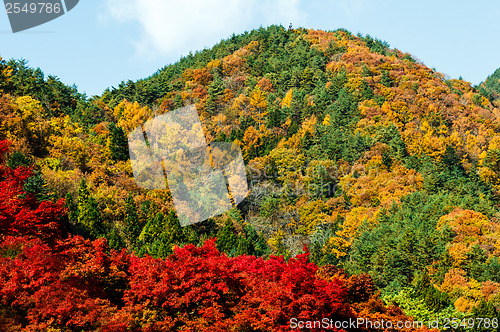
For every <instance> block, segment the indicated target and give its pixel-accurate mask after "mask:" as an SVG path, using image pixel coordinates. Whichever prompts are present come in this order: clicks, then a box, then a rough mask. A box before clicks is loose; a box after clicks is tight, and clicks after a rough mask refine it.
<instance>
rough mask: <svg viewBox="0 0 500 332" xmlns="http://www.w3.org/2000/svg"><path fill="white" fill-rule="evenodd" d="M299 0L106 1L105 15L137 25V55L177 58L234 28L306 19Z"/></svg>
mask: <svg viewBox="0 0 500 332" xmlns="http://www.w3.org/2000/svg"><path fill="white" fill-rule="evenodd" d="M299 3H300V0H274V1H272V0H183V1H179V0H176V1H174V0H107V7H108V11H109V14H110V15H111V17H112V18H113V19H114V20H117V21H119V22H121V23H122V24H138V26H139V27H140V32H139V36H138V38H137V40H135V41H133V43H134V44H135V46H136V48H137V51H138V53H139V55H150V56H151V55H153V56H154V55H160V56H168V57H172V56H174V57H179V56H181V55H186V54H187V53H188V52H189V51H196V50H200V49H203V48H204V47H210V46H212V45H214V44H215V43H217V42H219V41H220V40H221V39H223V38H227V37H229V36H230V35H231V34H232V33H236V34H238V33H240V32H243V31H244V30H250V29H253V28H258V27H259V26H261V25H262V26H264V27H265V26H267V25H270V24H283V25H285V26H288V23H290V22H293V23H294V26H298V25H299V24H300V23H302V22H304V21H303V19H304V17H303V14H301V12H300V10H299Z"/></svg>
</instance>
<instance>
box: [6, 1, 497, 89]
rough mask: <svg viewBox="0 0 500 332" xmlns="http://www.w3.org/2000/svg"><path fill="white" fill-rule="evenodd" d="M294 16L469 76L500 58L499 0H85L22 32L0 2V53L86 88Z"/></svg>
mask: <svg viewBox="0 0 500 332" xmlns="http://www.w3.org/2000/svg"><path fill="white" fill-rule="evenodd" d="M290 22H292V23H293V25H294V27H299V26H300V27H306V28H314V29H324V30H335V29H338V28H345V29H347V30H349V31H351V32H353V33H355V34H356V33H358V32H360V33H362V34H370V35H371V36H373V37H377V38H379V39H382V40H385V41H387V42H389V44H390V45H391V47H395V48H398V49H400V50H402V51H405V52H409V53H411V54H412V55H414V56H415V57H417V58H418V59H419V60H421V61H422V62H424V63H425V64H426V65H427V66H429V67H435V68H436V69H437V70H438V71H440V72H443V73H445V74H448V75H449V76H450V77H452V78H458V77H459V76H462V77H463V78H464V79H465V80H467V81H469V82H472V83H473V84H477V83H479V82H481V81H483V80H484V79H485V78H486V77H487V76H488V75H490V74H491V73H493V71H494V70H495V69H497V68H498V67H500V2H499V1H490V0H479V1H476V2H472V1H461V0H455V1H439V0H434V1H427V0H423V1H422V0H421V1H401V0H399V1H393V0H379V1H369V0H324V1H314V0H287V1H285V0H274V1H273V0H209V1H207V0H184V1H172V0H81V1H80V3H79V4H78V5H77V6H76V7H75V8H74V9H73V10H72V11H70V12H68V13H67V14H66V15H64V16H62V17H60V18H58V19H56V20H54V21H51V22H49V23H46V24H44V25H42V26H39V27H36V28H33V29H31V30H28V31H25V32H19V33H16V34H13V33H12V32H11V30H10V25H9V22H8V18H7V14H6V12H5V10H0V56H1V57H2V58H3V59H6V60H8V59H11V58H16V59H19V58H24V59H26V60H28V61H29V64H30V66H32V67H40V68H41V69H42V70H43V71H44V72H45V74H46V75H48V74H51V75H56V76H58V77H59V78H60V79H61V81H63V82H64V83H66V84H73V83H74V84H76V85H77V87H78V88H79V90H80V91H81V92H85V93H87V95H89V96H90V95H95V94H101V93H102V92H103V91H104V89H106V88H107V87H111V86H117V85H118V84H119V83H120V82H121V81H122V80H128V79H132V80H136V79H139V78H144V77H147V76H149V75H151V74H152V73H154V72H156V71H157V70H158V69H159V68H161V67H163V66H164V65H167V64H169V63H172V62H175V61H177V60H178V59H179V58H180V57H181V56H182V55H186V54H187V53H188V52H189V51H196V50H199V49H203V48H204V47H210V46H211V45H213V44H215V43H217V42H218V41H220V40H221V39H223V38H227V37H228V36H230V35H231V34H232V33H233V32H234V33H236V34H238V33H241V32H243V31H245V30H251V29H254V28H258V27H259V26H268V25H270V24H283V25H284V26H288V24H289V23H290Z"/></svg>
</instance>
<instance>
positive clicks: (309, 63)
mask: <svg viewBox="0 0 500 332" xmlns="http://www.w3.org/2000/svg"><path fill="white" fill-rule="evenodd" d="M193 104H194V105H195V106H196V109H197V111H198V114H199V116H200V119H201V121H202V124H203V130H204V133H205V136H206V138H207V141H208V142H209V143H210V142H214V141H220V142H233V143H235V144H237V145H238V146H240V148H241V151H242V153H243V158H244V160H245V164H246V166H247V176H248V184H249V187H250V191H249V194H248V196H247V198H246V199H245V200H244V201H243V202H242V203H240V204H239V205H238V206H237V207H235V208H233V209H231V210H229V211H227V212H226V213H224V214H222V215H219V216H216V217H213V218H211V219H209V220H206V221H203V222H200V223H197V224H193V225H190V226H186V227H181V226H180V223H179V220H178V219H177V215H176V212H175V208H174V204H173V201H172V196H171V193H170V192H169V190H146V189H142V188H140V187H139V186H138V185H137V184H136V183H135V181H134V177H133V172H132V168H131V164H130V160H129V150H128V139H127V136H128V134H129V133H130V132H131V131H132V130H134V129H135V128H137V127H138V126H140V125H141V124H143V123H144V122H146V121H147V120H149V119H152V118H154V117H155V116H158V115H161V114H164V113H166V112H169V111H172V110H175V109H177V108H180V107H183V106H188V105H193ZM0 159H1V166H0V241H1V242H0V330H2V331H3V330H5V331H293V330H294V329H293V328H292V327H291V326H290V320H291V319H292V318H297V319H300V320H304V321H306V320H311V321H314V320H321V319H322V318H324V317H328V318H330V319H332V320H334V321H343V320H348V319H356V318H363V319H372V320H381V319H383V320H386V321H394V322H396V321H412V320H414V321H423V322H428V321H429V320H431V319H436V318H441V319H445V318H450V319H451V318H457V319H459V321H460V322H461V325H460V326H458V327H456V328H454V330H456V331H459V330H464V331H465V330H466V329H467V327H470V326H471V325H470V319H473V318H476V317H480V318H484V320H483V325H482V326H480V327H478V326H477V325H476V327H475V330H478V331H482V330H484V331H491V330H497V331H498V330H500V329H499V328H498V319H499V318H500V220H499V217H500V214H499V213H498V209H499V207H500V193H499V190H500V69H498V70H497V71H496V72H495V73H493V74H492V75H491V76H490V77H488V78H487V79H486V80H485V81H484V82H483V83H481V84H479V85H478V86H472V85H471V84H470V83H469V82H466V81H464V80H462V79H448V78H447V77H446V76H445V75H443V74H441V73H439V72H437V71H435V70H432V69H429V68H428V67H426V66H425V65H424V64H423V63H421V62H420V61H418V60H417V59H416V58H414V57H413V56H412V55H410V54H408V53H404V52H402V51H400V50H397V49H392V48H390V45H389V44H388V43H386V42H383V41H381V40H378V39H375V38H372V37H370V36H369V35H360V34H358V35H353V34H351V33H350V32H349V31H346V30H344V29H339V30H336V31H317V30H310V29H285V28H283V27H282V26H270V27H268V28H260V29H257V30H253V31H251V32H245V33H244V34H241V35H232V36H231V37H229V38H228V39H225V40H222V41H221V42H220V43H219V44H217V45H215V46H214V47H212V48H210V49H205V50H202V51H198V52H196V53H190V54H189V55H187V56H185V57H183V58H181V59H180V60H179V61H178V62H176V63H174V64H171V65H168V66H166V67H164V68H162V69H160V70H158V71H157V72H156V73H154V74H153V75H151V76H150V77H148V78H145V79H142V80H138V81H135V82H134V81H128V82H122V83H121V84H120V85H119V86H118V87H117V88H109V89H107V90H106V91H105V92H104V93H103V94H102V95H101V96H93V97H88V96H86V95H83V94H81V93H79V92H78V89H77V87H75V86H67V85H65V84H63V83H61V82H60V80H59V79H58V78H57V77H54V76H47V77H45V74H44V73H43V71H42V70H40V69H33V68H30V67H29V65H28V63H27V61H25V60H10V61H5V60H1V59H0ZM468 324H469V325H468ZM476 324H477V322H476ZM323 329H324V328H322V327H310V328H309V327H308V328H305V329H304V330H309V331H322V330H323ZM331 330H338V331H341V330H342V329H341V328H335V327H334V328H332V329H331ZM344 330H346V331H349V330H372V329H370V328H365V327H363V328H357V329H349V328H345V329H344ZM373 330H380V329H373ZM386 330H388V331H389V330H391V331H392V330H400V329H396V328H394V329H391V328H388V329H386ZM416 330H419V331H426V330H428V329H427V328H426V327H425V326H424V327H408V328H407V329H406V331H416Z"/></svg>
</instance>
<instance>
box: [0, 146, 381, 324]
mask: <svg viewBox="0 0 500 332" xmlns="http://www.w3.org/2000/svg"><path fill="white" fill-rule="evenodd" d="M7 148H8V143H5V142H0V158H1V156H2V155H1V153H5V151H6V150H7ZM31 175H32V171H31V170H30V169H29V168H25V167H20V168H17V169H10V168H7V167H5V166H0V212H1V215H0V227H1V232H2V236H1V238H0V240H1V242H0V330H1V331H40V330H49V329H56V330H68V329H69V330H78V331H91V330H92V331H94V330H101V331H177V330H182V331H230V330H231V331H291V330H292V329H291V326H290V320H291V319H292V318H296V319H298V320H304V321H305V320H308V321H314V320H316V321H317V320H322V319H323V318H329V319H333V320H339V319H342V320H345V319H348V318H349V317H352V318H354V319H355V312H354V311H353V310H352V309H351V304H350V303H349V301H350V299H351V300H352V299H359V300H364V299H366V298H368V297H370V295H371V294H372V293H373V290H372V289H371V288H370V287H369V286H370V285H371V283H370V282H371V279H369V278H368V277H365V276H360V277H359V278H358V279H355V278H354V279H353V278H349V279H347V282H346V280H345V278H343V277H342V276H330V277H329V278H325V277H322V273H319V272H318V267H317V266H316V265H314V264H313V263H309V262H308V255H309V253H306V254H302V255H299V256H297V257H295V258H292V259H290V260H289V261H288V262H286V261H285V260H284V259H283V257H271V258H270V259H268V260H264V259H261V258H256V257H253V256H239V257H234V258H231V257H228V256H226V255H225V254H223V253H220V252H219V251H218V250H217V249H216V245H215V239H213V240H209V241H206V242H205V244H204V245H203V246H202V247H196V246H194V245H187V246H185V247H184V248H175V250H174V253H173V254H172V255H171V256H169V257H168V258H167V259H165V260H161V259H154V258H152V257H149V256H146V257H142V258H141V257H136V256H133V255H129V254H128V253H127V252H126V251H125V250H122V251H121V252H117V251H114V250H110V249H109V247H108V245H107V242H106V240H105V239H98V240H95V241H90V240H85V239H83V238H82V237H79V236H76V237H69V238H66V239H62V238H61V237H58V236H59V235H60V234H61V231H60V230H61V227H60V223H59V220H60V219H61V217H62V216H63V215H64V213H65V211H64V209H63V205H62V204H63V201H59V202H58V203H57V204H54V203H51V202H41V203H39V202H37V201H36V199H35V198H34V197H33V196H31V195H25V194H26V193H25V192H24V191H23V183H24V181H25V180H26V179H27V178H29V177H30V176H31ZM323 274H324V273H323ZM344 283H346V285H347V286H348V288H345V287H344V286H343V284H344ZM364 288H366V289H364ZM349 293H352V294H349ZM384 317H386V316H384ZM311 331H319V329H316V330H311Z"/></svg>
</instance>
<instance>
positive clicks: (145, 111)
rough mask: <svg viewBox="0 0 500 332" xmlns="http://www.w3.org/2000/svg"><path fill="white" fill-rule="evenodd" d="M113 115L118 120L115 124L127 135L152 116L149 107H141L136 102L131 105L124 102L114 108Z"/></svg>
mask: <svg viewBox="0 0 500 332" xmlns="http://www.w3.org/2000/svg"><path fill="white" fill-rule="evenodd" d="M113 115H114V116H115V117H116V118H117V119H118V122H117V123H116V124H117V125H118V126H119V127H121V128H122V129H123V130H124V131H125V132H126V133H127V134H128V133H130V132H131V131H132V130H134V129H135V128H137V127H138V126H139V125H141V124H143V123H144V122H146V121H147V120H148V119H149V118H150V117H151V116H152V112H151V110H150V109H149V107H147V106H144V107H141V106H140V105H139V103H138V102H134V103H131V102H129V101H127V100H124V101H122V102H121V103H120V104H118V105H117V106H116V107H115V109H114V110H113Z"/></svg>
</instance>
